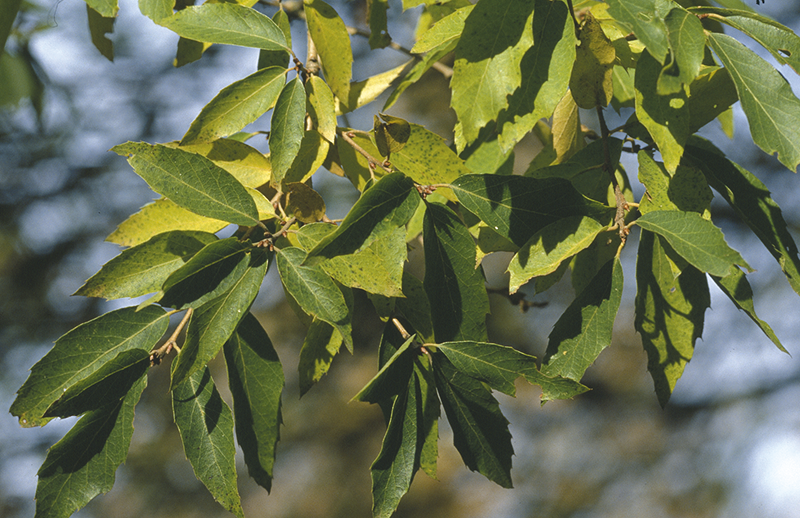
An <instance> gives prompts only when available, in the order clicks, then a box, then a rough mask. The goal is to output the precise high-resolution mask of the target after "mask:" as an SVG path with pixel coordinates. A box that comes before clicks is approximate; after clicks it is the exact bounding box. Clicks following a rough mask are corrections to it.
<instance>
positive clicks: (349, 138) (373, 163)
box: [336, 128, 392, 173]
mask: <svg viewBox="0 0 800 518" xmlns="http://www.w3.org/2000/svg"><path fill="white" fill-rule="evenodd" d="M336 133H337V134H338V135H339V136H340V137H342V140H344V141H345V142H347V143H348V144H350V146H351V147H352V148H353V149H355V150H356V151H358V153H359V154H361V156H363V157H364V158H366V159H367V160H368V161H369V169H370V173H372V171H373V170H374V169H375V168H376V167H380V168H381V169H383V170H384V171H386V172H387V173H392V170H391V169H389V168H388V167H386V166H385V165H383V162H382V161H381V160H378V159H377V158H375V157H374V156H372V155H370V154H369V152H368V151H367V150H366V149H364V148H363V147H361V146H359V145H358V144H356V142H355V140H353V136H354V133H353V132H351V131H343V130H342V129H341V128H336Z"/></svg>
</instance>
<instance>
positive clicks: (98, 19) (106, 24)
mask: <svg viewBox="0 0 800 518" xmlns="http://www.w3.org/2000/svg"><path fill="white" fill-rule="evenodd" d="M86 13H87V15H88V18H89V34H91V36H92V44H94V46H95V48H96V49H97V50H98V51H100V54H102V55H103V57H104V58H106V59H107V60H109V61H114V43H113V42H112V41H111V40H110V39H108V37H106V34H111V33H113V32H114V22H115V21H116V20H117V18H116V17H115V16H110V17H105V16H103V15H101V14H100V13H98V12H97V11H95V10H94V9H92V8H91V7H89V5H88V4H87V5H86Z"/></svg>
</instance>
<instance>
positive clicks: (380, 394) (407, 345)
mask: <svg viewBox="0 0 800 518" xmlns="http://www.w3.org/2000/svg"><path fill="white" fill-rule="evenodd" d="M387 325H392V324H391V323H389V324H387ZM415 338H416V335H411V336H410V337H409V338H407V339H406V341H405V342H403V345H401V346H400V347H399V348H398V349H397V350H396V351H395V353H394V354H393V355H392V357H391V358H389V360H388V361H386V362H384V363H383V365H382V366H381V369H380V370H379V371H378V373H377V374H376V375H375V376H374V377H373V378H372V379H371V380H369V383H367V384H366V385H364V388H362V389H361V390H360V391H359V392H358V394H356V395H355V396H353V399H352V400H351V401H365V402H367V403H378V402H380V401H382V400H385V399H390V398H392V397H394V396H397V395H398V394H400V393H401V392H402V389H403V388H404V387H405V386H406V384H407V383H408V379H409V377H410V376H411V369H412V366H413V360H414V355H415V351H414V349H413V348H411V346H412V344H413V343H414V340H415Z"/></svg>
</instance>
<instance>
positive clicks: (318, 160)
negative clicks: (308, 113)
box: [276, 130, 330, 189]
mask: <svg viewBox="0 0 800 518" xmlns="http://www.w3.org/2000/svg"><path fill="white" fill-rule="evenodd" d="M329 148H330V144H329V143H328V141H327V140H325V139H324V138H322V135H320V134H319V132H317V131H316V130H309V131H306V132H305V133H303V138H302V140H301V141H300V149H299V150H298V151H297V153H296V156H295V157H294V160H293V161H292V165H291V166H290V167H289V169H288V170H287V171H286V174H285V175H284V176H283V178H282V179H281V181H282V183H283V186H282V187H283V189H286V188H287V185H288V184H290V183H301V182H305V181H308V179H309V178H311V177H312V176H313V175H314V173H316V172H317V170H318V169H319V168H320V167H322V166H323V164H324V163H325V159H326V158H327V157H328V150H329ZM276 183H277V182H276Z"/></svg>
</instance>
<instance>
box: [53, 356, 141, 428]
mask: <svg viewBox="0 0 800 518" xmlns="http://www.w3.org/2000/svg"><path fill="white" fill-rule="evenodd" d="M149 368H150V352H149V351H146V350H144V349H131V350H128V351H122V352H121V353H119V354H118V355H117V356H116V357H114V359H112V360H111V361H109V362H107V363H105V364H104V365H103V366H102V367H100V368H99V369H98V370H96V371H94V372H93V373H92V374H91V375H90V376H89V377H87V378H84V379H82V380H81V381H79V382H78V383H75V384H74V385H72V386H71V387H69V388H68V389H67V390H66V391H65V392H64V394H63V395H62V396H61V397H60V398H58V399H57V400H56V401H55V402H54V403H53V404H52V405H50V408H48V409H47V412H45V414H44V417H69V416H73V415H81V414H83V413H86V412H89V411H92V410H98V409H100V408H101V407H104V406H107V405H112V406H113V405H116V404H117V403H119V401H120V400H121V399H122V398H124V397H125V394H127V393H128V391H129V390H131V388H132V387H133V385H134V384H135V383H136V382H137V381H139V379H140V378H141V377H142V376H144V375H145V373H146V372H147V370H148V369H149Z"/></svg>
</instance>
